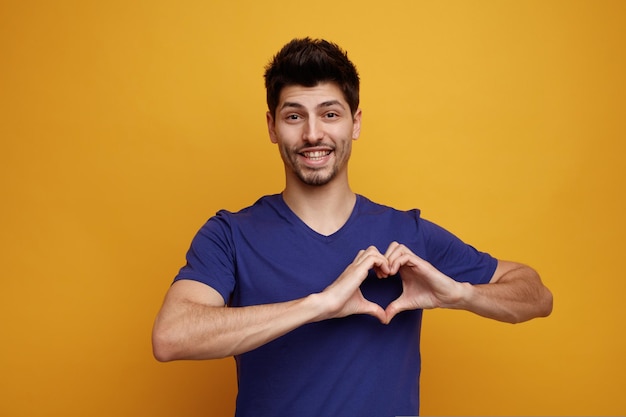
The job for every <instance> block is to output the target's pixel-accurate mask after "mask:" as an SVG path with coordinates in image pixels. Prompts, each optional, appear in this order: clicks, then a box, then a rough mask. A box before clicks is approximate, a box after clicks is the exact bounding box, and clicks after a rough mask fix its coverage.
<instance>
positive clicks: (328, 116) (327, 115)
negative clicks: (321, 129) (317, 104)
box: [326, 112, 337, 119]
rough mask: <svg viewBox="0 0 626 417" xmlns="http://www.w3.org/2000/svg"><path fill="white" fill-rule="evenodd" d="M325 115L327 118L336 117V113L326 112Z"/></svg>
mask: <svg viewBox="0 0 626 417" xmlns="http://www.w3.org/2000/svg"><path fill="white" fill-rule="evenodd" d="M326 117H327V118H329V119H334V118H335V117H337V113H333V112H328V113H326Z"/></svg>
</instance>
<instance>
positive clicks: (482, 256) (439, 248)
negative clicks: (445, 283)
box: [419, 218, 498, 284]
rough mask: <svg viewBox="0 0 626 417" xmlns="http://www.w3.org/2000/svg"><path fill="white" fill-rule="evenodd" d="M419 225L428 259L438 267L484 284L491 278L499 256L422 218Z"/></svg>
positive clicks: (455, 277) (451, 274) (451, 275)
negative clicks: (484, 250)
mask: <svg viewBox="0 0 626 417" xmlns="http://www.w3.org/2000/svg"><path fill="white" fill-rule="evenodd" d="M419 222H420V224H419V228H420V231H421V232H422V233H423V235H424V239H425V247H426V254H427V260H428V261H429V262H430V263H431V264H433V266H435V268H437V269H438V270H440V271H441V272H443V273H444V274H446V275H447V276H449V277H450V278H452V279H454V280H455V281H459V282H469V283H471V284H485V283H487V282H489V281H490V280H491V277H492V276H493V274H494V272H495V270H496V267H497V266H498V260H497V259H495V258H494V257H492V256H491V255H490V254H488V253H485V252H481V251H479V250H477V249H476V248H474V247H473V246H471V245H469V244H467V243H465V242H463V241H462V240H461V239H459V238H458V237H457V236H455V235H454V234H452V233H450V232H449V231H447V230H446V229H444V228H442V227H441V226H438V225H436V224H435V223H432V222H430V221H428V220H425V219H423V218H420V219H419Z"/></svg>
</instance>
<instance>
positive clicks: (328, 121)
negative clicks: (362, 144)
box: [267, 83, 361, 185]
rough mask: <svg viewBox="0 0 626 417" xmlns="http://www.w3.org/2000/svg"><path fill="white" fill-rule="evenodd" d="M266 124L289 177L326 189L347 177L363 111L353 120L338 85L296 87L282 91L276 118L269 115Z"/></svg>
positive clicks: (324, 84)
mask: <svg viewBox="0 0 626 417" xmlns="http://www.w3.org/2000/svg"><path fill="white" fill-rule="evenodd" d="M267 124H268V129H269V133H270V139H271V140H272V142H273V143H276V144H278V147H279V149H280V154H281V157H282V159H283V162H284V164H285V168H286V171H287V174H288V175H289V174H290V173H293V174H294V175H295V176H296V177H297V178H299V179H300V180H301V181H302V182H303V183H305V184H307V185H325V184H328V183H329V182H330V181H331V180H332V179H334V178H335V177H337V174H339V173H342V174H343V173H346V170H347V163H348V159H349V158H350V152H351V150H352V140H354V139H357V138H358V137H359V133H360V129H361V111H360V110H358V111H357V112H356V114H355V115H354V116H352V113H351V111H350V107H349V105H348V103H347V102H346V100H345V99H344V96H343V93H342V92H341V90H340V89H339V87H338V86H337V85H336V84H335V83H320V84H318V85H316V86H315V87H303V86H299V85H293V86H288V87H285V88H283V90H282V91H281V94H280V100H279V102H278V107H277V108H276V115H275V117H274V115H272V114H270V113H269V112H268V114H267Z"/></svg>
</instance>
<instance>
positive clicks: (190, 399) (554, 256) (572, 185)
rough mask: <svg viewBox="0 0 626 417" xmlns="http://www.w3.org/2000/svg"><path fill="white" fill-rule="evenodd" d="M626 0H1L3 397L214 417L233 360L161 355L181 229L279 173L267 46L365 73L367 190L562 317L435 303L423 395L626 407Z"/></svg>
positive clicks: (361, 182)
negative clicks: (480, 256)
mask: <svg viewBox="0 0 626 417" xmlns="http://www.w3.org/2000/svg"><path fill="white" fill-rule="evenodd" d="M625 27H626V2H622V1H618V0H616V1H606V0H605V1H602V0H600V1H595V0H594V1H592V0H589V1H581V0H578V1H576V0H571V1H565V0H564V1H555V0H547V1H544V0H541V1H539V0H537V1H517V2H515V1H495V0H494V1H408V0H407V1H393V0H389V1H380V2H379V1H376V2H374V1H369V2H368V1H363V0H360V1H355V0H343V1H339V2H321V3H320V2H282V1H276V0H267V1H257V0H247V1H230V0H224V1H199V0H198V1H163V0H156V1H147V0H146V1H121V0H114V1H112V0H111V1H109V0H107V1H78V0H77V1H63V0H60V1H45V0H30V1H29V0H25V1H18V0H15V1H7V0H2V1H1V2H0V75H1V77H0V138H1V145H2V146H1V148H0V169H1V179H0V187H1V188H0V192H1V196H2V204H1V206H0V207H1V208H0V210H1V211H0V222H1V224H0V226H1V237H2V240H1V251H0V256H1V258H0V261H1V266H2V276H1V286H0V323H1V327H0V328H1V333H0V338H1V339H0V341H1V342H0V375H1V376H0V415H2V416H11V417H18V416H64V417H67V416H81V417H83V416H227V415H231V414H232V412H233V409H234V406H233V400H234V396H235V392H236V381H235V375H234V364H233V360H232V359H224V360H219V361H207V362H178V363H168V364H160V363H157V362H156V361H155V360H154V359H153V357H152V354H151V346H150V331H151V326H152V321H153V319H154V316H155V314H156V312H157V309H158V308H159V306H160V303H161V300H162V297H163V295H164V293H165V291H166V289H167V287H168V286H169V284H170V282H171V279H172V277H173V276H174V275H175V273H176V272H177V271H178V268H179V267H180V266H182V264H183V262H184V254H185V252H186V250H187V248H188V245H189V243H190V240H191V238H192V236H193V235H194V234H195V232H196V231H197V229H198V228H199V227H200V226H201V225H202V223H204V221H205V220H206V219H207V218H208V217H209V216H210V215H212V214H213V213H214V212H215V211H217V210H218V209H220V208H227V209H231V210H236V209H238V208H240V207H243V206H245V205H248V204H250V203H252V202H253V201H254V200H256V198H257V197H259V196H260V195H262V194H268V193H275V192H279V191H280V190H281V189H282V186H283V177H282V165H281V162H280V159H279V157H278V153H277V150H276V148H275V147H274V146H273V145H272V144H271V143H270V141H269V139H268V137H267V133H266V130H265V129H266V128H265V116H264V112H265V102H264V94H265V92H264V88H263V80H262V72H263V67H264V65H265V64H266V63H267V61H268V60H269V58H270V57H271V55H272V54H273V53H275V52H276V51H277V50H278V49H279V48H280V47H281V46H282V45H283V44H284V43H285V42H287V41H288V40H290V39H291V38H292V37H295V36H305V35H310V36H313V37H325V38H328V39H330V40H332V41H335V42H337V43H339V44H340V45H342V46H343V47H345V48H346V49H347V50H348V51H349V55H350V57H351V58H352V59H353V60H354V61H355V63H356V64H357V66H358V68H359V71H360V74H361V77H362V108H363V131H362V136H361V138H360V139H359V141H358V142H356V143H355V147H354V152H353V159H352V163H351V179H352V183H353V186H354V189H355V191H357V192H359V193H362V194H365V195H367V196H369V197H370V198H372V199H374V200H376V201H379V202H383V203H387V204H390V205H393V206H396V207H398V208H412V207H419V208H421V209H422V212H423V216H424V217H426V218H429V219H431V220H434V221H436V222H438V223H440V224H442V225H443V226H445V227H446V228H448V229H450V230H451V231H453V232H455V233H456V234H457V235H459V236H460V237H461V238H463V239H465V240H466V241H468V242H470V243H472V244H474V245H475V246H477V247H479V248H480V249H483V250H486V251H489V252H491V253H492V254H494V255H495V256H498V257H501V258H506V259H514V260H517V261H521V262H526V263H529V264H531V265H533V266H534V267H536V268H537V269H538V270H539V272H540V273H541V274H542V276H543V278H544V280H545V282H546V284H547V285H548V286H549V287H550V288H551V289H552V290H553V292H554V295H555V304H554V313H553V314H552V316H551V317H549V318H547V319H539V320H535V321H532V322H529V323H524V324H520V325H508V324H504V323H498V322H493V321H489V320H486V319H482V318H479V317H476V316H473V315H471V314H469V313H465V312H458V311H430V312H426V314H425V321H424V333H423V361H424V367H423V375H422V403H423V404H422V413H423V414H425V415H454V414H461V415H471V414H478V415H618V414H622V415H623V414H624V413H626V399H625V398H626V397H625V396H624V387H625V386H626V363H625V359H624V353H625V351H626V343H625V341H626V336H625V335H624V333H625V332H624V309H623V300H624V292H625V290H626V284H625V280H624V272H623V266H622V265H621V262H622V261H623V259H624V247H625V245H624V240H623V239H624V235H625V232H626V222H625V220H624V213H625V209H626V205H625V203H624V191H625V189H624V188H625V186H624V181H625V178H626V169H625V168H624V162H623V159H624V156H625V148H626V145H625V137H624V120H625V118H624V116H625V114H624V113H625V112H624V99H625V93H626V88H625V82H624V74H626V65H625V58H624V51H625V49H624V42H625V40H626V39H625V38H626V36H625Z"/></svg>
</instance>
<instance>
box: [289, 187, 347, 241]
mask: <svg viewBox="0 0 626 417" xmlns="http://www.w3.org/2000/svg"><path fill="white" fill-rule="evenodd" d="M282 194H283V199H284V200H285V203H286V204H287V206H289V208H290V209H291V210H292V211H293V212H294V213H295V214H296V215H297V216H298V217H299V218H300V219H301V220H302V221H303V222H304V223H306V225H307V226H309V227H310V228H311V229H313V230H315V231H316V232H317V233H319V234H322V235H325V236H329V235H331V234H333V233H335V232H336V231H337V230H339V229H341V227H343V225H344V224H345V223H346V222H347V221H348V218H349V217H350V215H351V214H352V210H353V209H354V205H355V203H356V195H355V194H354V192H352V190H351V189H350V186H349V185H348V184H347V183H344V184H327V185H323V186H308V185H304V184H301V185H299V186H292V187H290V186H287V187H286V188H285V190H284V191H283V193H282Z"/></svg>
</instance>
